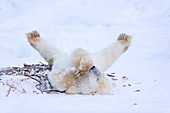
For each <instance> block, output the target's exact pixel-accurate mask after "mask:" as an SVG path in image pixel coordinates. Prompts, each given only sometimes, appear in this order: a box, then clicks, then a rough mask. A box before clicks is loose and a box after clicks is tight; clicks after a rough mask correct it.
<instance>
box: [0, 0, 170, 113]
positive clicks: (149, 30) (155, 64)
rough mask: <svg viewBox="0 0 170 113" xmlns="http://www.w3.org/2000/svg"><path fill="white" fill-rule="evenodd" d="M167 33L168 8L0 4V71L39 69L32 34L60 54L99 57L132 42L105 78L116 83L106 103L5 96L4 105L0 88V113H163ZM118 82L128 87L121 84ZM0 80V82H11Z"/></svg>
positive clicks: (65, 1)
mask: <svg viewBox="0 0 170 113" xmlns="http://www.w3.org/2000/svg"><path fill="white" fill-rule="evenodd" d="M169 28H170V1H169V0H161V1H159V2H158V1H155V0H149V1H148V0H138V1H136V0H128V1H127V0H121V1H116V0H56V1H55V2H54V1H53V0H48V1H45V0H0V39H1V41H0V53H1V55H0V67H8V66H22V64H23V63H30V64H31V63H37V62H44V60H43V59H42V58H41V57H40V56H39V54H38V53H37V52H36V51H34V50H33V49H32V48H31V47H30V46H29V44H28V43H27V40H26V38H25V33H26V32H30V31H32V30H35V29H36V30H38V31H39V32H40V33H41V35H42V37H43V38H44V39H45V40H46V41H48V42H50V43H51V44H55V45H56V46H57V47H60V48H62V49H63V50H64V51H66V52H70V51H71V50H73V49H74V48H77V47H83V48H85V49H87V50H89V51H91V52H94V51H97V50H100V49H101V48H104V47H105V46H107V45H108V44H110V43H112V42H114V41H116V39H117V36H118V35H119V33H121V32H125V33H127V34H130V35H132V36H133V43H132V45H131V47H130V48H129V50H128V51H127V52H126V53H125V54H123V55H122V56H121V58H120V59H119V60H118V61H117V62H116V63H115V64H114V65H113V66H112V67H111V68H110V69H109V70H108V71H107V72H108V73H110V72H115V73H116V76H117V78H118V81H117V82H116V83H117V87H116V88H115V89H113V94H112V95H66V94H39V95H36V94H33V93H25V94H21V93H16V94H15V93H11V94H9V96H8V97H6V96H5V95H6V93H7V92H6V90H5V89H4V87H3V86H2V85H1V86H0V96H1V98H0V106H1V108H0V113H47V112H49V113H54V112H61V113H62V112H63V113H67V112H69V113H87V112H89V113H90V112H92V113H103V112H105V113H114V112H115V113H153V112H154V113H168V112H170V108H169V106H170V98H169V95H170V88H169V85H168V83H169V81H170V76H169V72H170V71H169V67H170V32H169ZM124 75H126V76H127V77H128V80H126V81H122V78H121V77H122V76H124ZM0 78H1V79H2V80H1V79H0V82H4V81H7V80H11V78H10V77H9V76H0ZM13 79H15V78H13ZM17 79H20V78H17ZM128 84H131V86H128ZM124 85H126V87H123V86H124ZM23 86H24V85H23ZM136 90H140V92H135V91H136Z"/></svg>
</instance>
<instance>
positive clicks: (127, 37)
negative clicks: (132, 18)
mask: <svg viewBox="0 0 170 113" xmlns="http://www.w3.org/2000/svg"><path fill="white" fill-rule="evenodd" d="M131 38H132V36H130V35H126V34H125V33H121V34H120V35H119V37H118V39H117V40H118V41H121V40H122V41H126V42H130V41H131Z"/></svg>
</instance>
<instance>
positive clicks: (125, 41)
mask: <svg viewBox="0 0 170 113" xmlns="http://www.w3.org/2000/svg"><path fill="white" fill-rule="evenodd" d="M117 40H118V41H119V42H120V43H121V44H122V45H124V47H125V49H124V51H126V50H127V49H128V47H129V46H130V43H131V40H132V36H130V35H126V34H125V33H121V34H120V35H119V37H118V39H117Z"/></svg>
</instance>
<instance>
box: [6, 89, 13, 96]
mask: <svg viewBox="0 0 170 113" xmlns="http://www.w3.org/2000/svg"><path fill="white" fill-rule="evenodd" d="M11 89H12V88H11V87H10V88H9V90H8V93H7V95H6V97H8V96H9V94H10V92H11Z"/></svg>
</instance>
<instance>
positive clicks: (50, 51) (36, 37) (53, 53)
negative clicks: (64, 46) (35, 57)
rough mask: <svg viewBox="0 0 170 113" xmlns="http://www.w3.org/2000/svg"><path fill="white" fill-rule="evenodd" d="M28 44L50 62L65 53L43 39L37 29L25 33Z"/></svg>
mask: <svg viewBox="0 0 170 113" xmlns="http://www.w3.org/2000/svg"><path fill="white" fill-rule="evenodd" d="M26 35H27V39H28V42H29V43H30V45H31V46H32V47H33V48H34V49H35V50H37V51H38V52H39V54H40V55H41V56H42V57H43V58H44V59H45V60H46V61H47V62H48V63H49V64H50V65H52V64H53V63H54V60H57V59H58V58H60V57H63V56H64V55H65V54H64V53H63V52H61V51H59V50H58V49H56V48H55V47H53V46H51V45H50V44H48V43H47V42H46V41H44V40H43V39H42V38H41V36H40V34H39V33H38V32H37V31H32V32H30V33H26Z"/></svg>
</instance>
